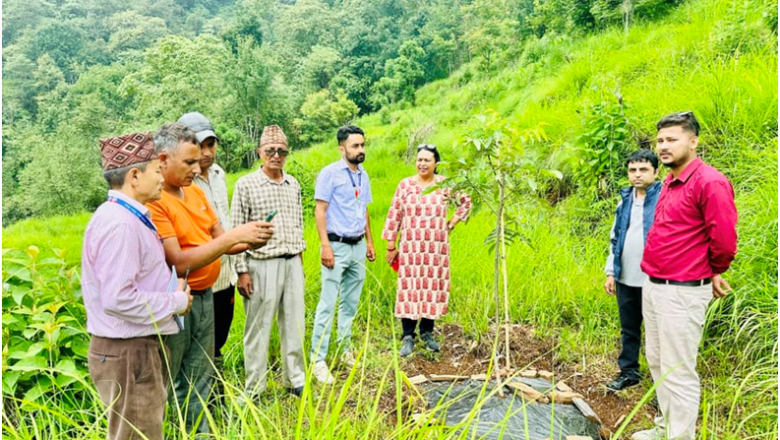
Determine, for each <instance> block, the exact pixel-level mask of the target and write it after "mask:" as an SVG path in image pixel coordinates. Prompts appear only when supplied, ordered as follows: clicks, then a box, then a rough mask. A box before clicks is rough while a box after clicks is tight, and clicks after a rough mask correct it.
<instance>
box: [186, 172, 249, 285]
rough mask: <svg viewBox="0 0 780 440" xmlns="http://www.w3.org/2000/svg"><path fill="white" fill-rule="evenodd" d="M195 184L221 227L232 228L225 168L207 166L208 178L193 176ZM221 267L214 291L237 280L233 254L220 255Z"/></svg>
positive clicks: (226, 229)
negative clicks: (209, 204)
mask: <svg viewBox="0 0 780 440" xmlns="http://www.w3.org/2000/svg"><path fill="white" fill-rule="evenodd" d="M194 182H195V184H196V185H198V186H199V187H200V189H202V190H203V192H204V193H206V198H207V199H208V201H209V203H211V207H212V208H214V211H216V213H217V218H218V219H219V223H220V224H221V225H222V228H223V229H224V230H225V231H229V230H230V229H233V224H232V223H231V222H230V207H229V206H228V190H227V180H226V179H225V170H223V169H222V167H220V166H219V165H217V164H216V163H214V164H212V165H211V166H210V167H209V180H206V179H204V178H203V177H202V176H200V175H196V176H195V180H194ZM220 260H221V268H220V271H219V278H217V282H215V283H214V286H213V287H212V289H214V291H215V292H219V291H220V290H225V289H227V288H228V287H230V286H231V285H235V284H236V281H237V280H238V275H237V274H236V271H235V270H234V269H233V263H234V262H233V260H234V258H233V256H232V255H228V254H225V255H223V256H222V257H220Z"/></svg>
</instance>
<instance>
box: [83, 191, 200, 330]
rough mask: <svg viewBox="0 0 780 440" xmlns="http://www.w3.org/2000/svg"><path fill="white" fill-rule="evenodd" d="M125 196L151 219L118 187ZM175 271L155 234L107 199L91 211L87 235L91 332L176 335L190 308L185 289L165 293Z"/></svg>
mask: <svg viewBox="0 0 780 440" xmlns="http://www.w3.org/2000/svg"><path fill="white" fill-rule="evenodd" d="M108 194H109V195H110V196H114V197H116V198H118V199H121V200H124V201H125V202H127V203H129V204H130V205H131V206H133V207H135V208H136V209H137V210H138V211H140V212H141V213H142V214H143V215H146V216H147V217H148V218H150V219H151V216H150V213H149V210H148V209H147V208H146V207H145V206H144V205H142V204H141V203H139V202H138V201H136V200H133V199H132V198H130V197H128V196H126V195H124V194H122V193H121V192H119V191H109V192H108ZM170 278H171V269H170V268H169V267H168V266H167V265H166V263H165V252H164V251H163V247H162V243H160V240H159V238H158V237H157V233H156V232H154V231H152V230H151V229H150V228H149V227H147V226H146V225H144V223H143V222H142V221H141V220H140V219H139V218H138V217H136V216H135V215H134V214H133V213H132V212H130V211H129V210H128V209H127V208H125V207H123V206H121V205H119V204H116V203H110V202H106V203H103V204H102V205H100V207H99V208H98V209H97V211H95V214H93V215H92V218H91V219H90V221H89V224H88V225H87V230H86V232H85V233H84V249H83V253H82V257H81V291H82V294H83V296H84V306H85V308H86V310H87V331H88V332H89V333H90V334H92V335H95V336H102V337H104V338H115V339H127V338H134V337H139V336H149V335H154V334H157V332H158V330H159V333H161V334H164V335H166V334H173V333H178V331H179V328H178V327H177V326H176V323H175V322H174V320H173V317H172V316H173V314H174V313H175V312H176V311H179V310H184V308H186V307H187V296H186V295H185V294H184V292H181V291H177V292H166V288H167V286H168V281H169V280H170Z"/></svg>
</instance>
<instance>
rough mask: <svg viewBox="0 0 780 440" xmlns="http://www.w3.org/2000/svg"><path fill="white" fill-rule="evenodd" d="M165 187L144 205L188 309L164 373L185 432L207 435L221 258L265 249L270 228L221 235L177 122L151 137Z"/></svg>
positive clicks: (192, 143) (195, 149) (193, 153)
mask: <svg viewBox="0 0 780 440" xmlns="http://www.w3.org/2000/svg"><path fill="white" fill-rule="evenodd" d="M154 144H155V151H156V152H157V154H158V155H159V157H160V169H161V171H162V175H163V179H164V183H163V191H162V199H160V200H159V201H156V202H152V203H150V204H148V205H147V206H148V208H149V210H150V211H151V213H152V220H153V221H154V224H155V226H157V230H158V232H159V234H160V239H161V240H162V243H163V249H164V250H165V260H166V262H167V263H168V264H169V265H173V266H175V267H176V271H177V272H178V274H179V276H183V275H184V274H185V272H187V269H189V270H190V273H189V279H188V281H189V286H190V287H191V288H192V292H191V294H192V296H193V301H192V309H191V312H190V314H188V315H187V316H185V317H184V328H183V329H182V331H180V332H179V333H178V334H176V335H171V336H169V337H168V339H167V340H166V342H167V345H168V347H169V348H170V355H169V357H168V371H169V372H170V375H171V379H172V380H173V390H174V393H171V398H172V399H173V401H172V404H175V405H180V406H181V408H182V410H183V411H182V413H183V414H184V416H185V423H186V427H187V430H188V431H189V430H192V428H195V429H196V431H197V433H199V434H200V433H202V434H207V433H208V432H209V428H208V423H207V417H205V415H204V414H202V412H203V404H202V402H204V401H206V400H207V399H208V396H209V392H210V390H211V378H212V365H213V356H214V300H213V295H212V291H211V286H212V285H213V284H214V282H215V281H216V280H217V277H218V276H219V269H220V260H219V258H220V256H222V255H224V254H237V253H241V252H244V251H246V250H247V249H256V248H259V247H261V246H264V245H265V244H266V243H267V242H268V240H269V239H270V238H271V236H272V235H273V230H272V229H271V226H272V224H270V223H265V222H250V223H247V224H244V225H241V226H239V227H237V228H234V229H231V230H230V231H227V232H225V230H224V229H223V228H222V225H220V223H219V220H218V219H217V215H216V213H215V212H214V209H213V208H212V207H211V205H210V204H209V202H208V200H207V199H206V195H205V194H204V193H203V190H201V189H200V188H198V187H197V186H191V185H192V180H193V178H194V177H195V174H197V173H199V172H200V166H199V161H200V147H199V146H198V141H197V138H196V137H195V132H193V131H192V130H190V129H189V128H187V127H186V126H185V125H183V124H180V123H175V124H166V125H163V126H162V128H160V130H159V131H158V132H157V133H156V134H155V136H154Z"/></svg>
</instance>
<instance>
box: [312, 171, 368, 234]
mask: <svg viewBox="0 0 780 440" xmlns="http://www.w3.org/2000/svg"><path fill="white" fill-rule="evenodd" d="M314 199H315V200H321V201H324V202H328V211H327V221H328V232H330V233H333V234H337V235H340V236H342V237H358V236H360V235H363V234H364V233H365V231H366V207H367V206H368V204H369V203H371V201H372V197H371V183H370V181H369V179H368V173H366V170H365V168H363V166H362V165H358V170H357V172H352V170H350V169H349V166H348V165H347V163H346V161H344V160H343V159H342V160H340V161H338V162H334V163H332V164H330V165H328V166H326V167H325V168H323V169H322V171H320V174H319V175H318V176H317V184H316V186H315V188H314Z"/></svg>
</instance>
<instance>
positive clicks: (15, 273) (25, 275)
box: [7, 267, 32, 283]
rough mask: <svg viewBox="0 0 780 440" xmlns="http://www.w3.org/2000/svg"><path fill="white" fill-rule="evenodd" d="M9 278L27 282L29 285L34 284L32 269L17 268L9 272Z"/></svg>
mask: <svg viewBox="0 0 780 440" xmlns="http://www.w3.org/2000/svg"><path fill="white" fill-rule="evenodd" d="M7 273H8V276H9V277H10V278H16V279H18V280H21V281H27V282H29V283H31V282H32V275H31V274H30V269H28V268H26V267H15V268H11V269H9V270H7Z"/></svg>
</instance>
